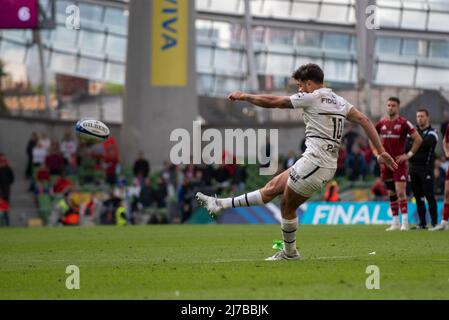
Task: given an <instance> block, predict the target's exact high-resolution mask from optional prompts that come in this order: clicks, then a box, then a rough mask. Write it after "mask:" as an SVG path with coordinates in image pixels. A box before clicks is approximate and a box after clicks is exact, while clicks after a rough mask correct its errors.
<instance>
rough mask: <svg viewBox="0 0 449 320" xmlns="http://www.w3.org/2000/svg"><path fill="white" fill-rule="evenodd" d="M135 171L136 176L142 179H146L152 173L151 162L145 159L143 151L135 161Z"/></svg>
mask: <svg viewBox="0 0 449 320" xmlns="http://www.w3.org/2000/svg"><path fill="white" fill-rule="evenodd" d="M133 173H134V177H137V178H140V179H141V178H143V179H145V178H147V177H148V175H149V174H150V162H149V161H148V160H147V159H145V157H144V154H143V152H139V156H138V158H137V160H136V161H135V162H134V167H133Z"/></svg>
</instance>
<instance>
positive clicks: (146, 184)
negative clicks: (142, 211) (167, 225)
mask: <svg viewBox="0 0 449 320" xmlns="http://www.w3.org/2000/svg"><path fill="white" fill-rule="evenodd" d="M153 201H154V198H153V188H152V187H151V180H150V178H146V179H145V180H144V181H143V186H142V188H141V189H140V194H139V203H140V205H141V206H142V207H143V208H149V207H151V204H152V203H153Z"/></svg>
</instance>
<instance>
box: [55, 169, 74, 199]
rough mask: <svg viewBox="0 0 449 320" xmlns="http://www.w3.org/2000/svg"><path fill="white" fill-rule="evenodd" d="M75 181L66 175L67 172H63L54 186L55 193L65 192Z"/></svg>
mask: <svg viewBox="0 0 449 320" xmlns="http://www.w3.org/2000/svg"><path fill="white" fill-rule="evenodd" d="M72 186H73V183H72V180H70V179H69V178H67V177H66V175H65V173H62V174H61V175H60V176H59V177H58V178H57V179H56V181H55V184H54V186H53V193H55V194H64V193H67V192H69V191H70V189H71V188H72Z"/></svg>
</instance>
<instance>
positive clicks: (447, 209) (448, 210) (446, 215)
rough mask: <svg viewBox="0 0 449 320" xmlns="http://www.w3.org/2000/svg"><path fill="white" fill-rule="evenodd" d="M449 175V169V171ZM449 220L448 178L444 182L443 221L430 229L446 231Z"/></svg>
mask: <svg viewBox="0 0 449 320" xmlns="http://www.w3.org/2000/svg"><path fill="white" fill-rule="evenodd" d="M448 175H449V171H448ZM448 220H449V180H446V183H445V184H444V211H443V219H442V220H441V223H440V224H439V225H437V226H435V227H433V228H431V229H429V231H445V230H448V229H449V227H448V223H447V222H448Z"/></svg>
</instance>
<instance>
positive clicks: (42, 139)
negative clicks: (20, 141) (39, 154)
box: [39, 132, 51, 153]
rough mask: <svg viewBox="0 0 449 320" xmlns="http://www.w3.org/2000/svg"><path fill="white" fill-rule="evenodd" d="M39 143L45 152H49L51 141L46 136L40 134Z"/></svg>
mask: <svg viewBox="0 0 449 320" xmlns="http://www.w3.org/2000/svg"><path fill="white" fill-rule="evenodd" d="M39 143H40V144H41V146H42V147H43V148H44V149H45V150H46V151H47V153H48V151H49V150H50V146H51V141H50V138H49V137H48V135H47V134H46V133H45V132H44V133H42V134H41V137H40V139H39Z"/></svg>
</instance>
